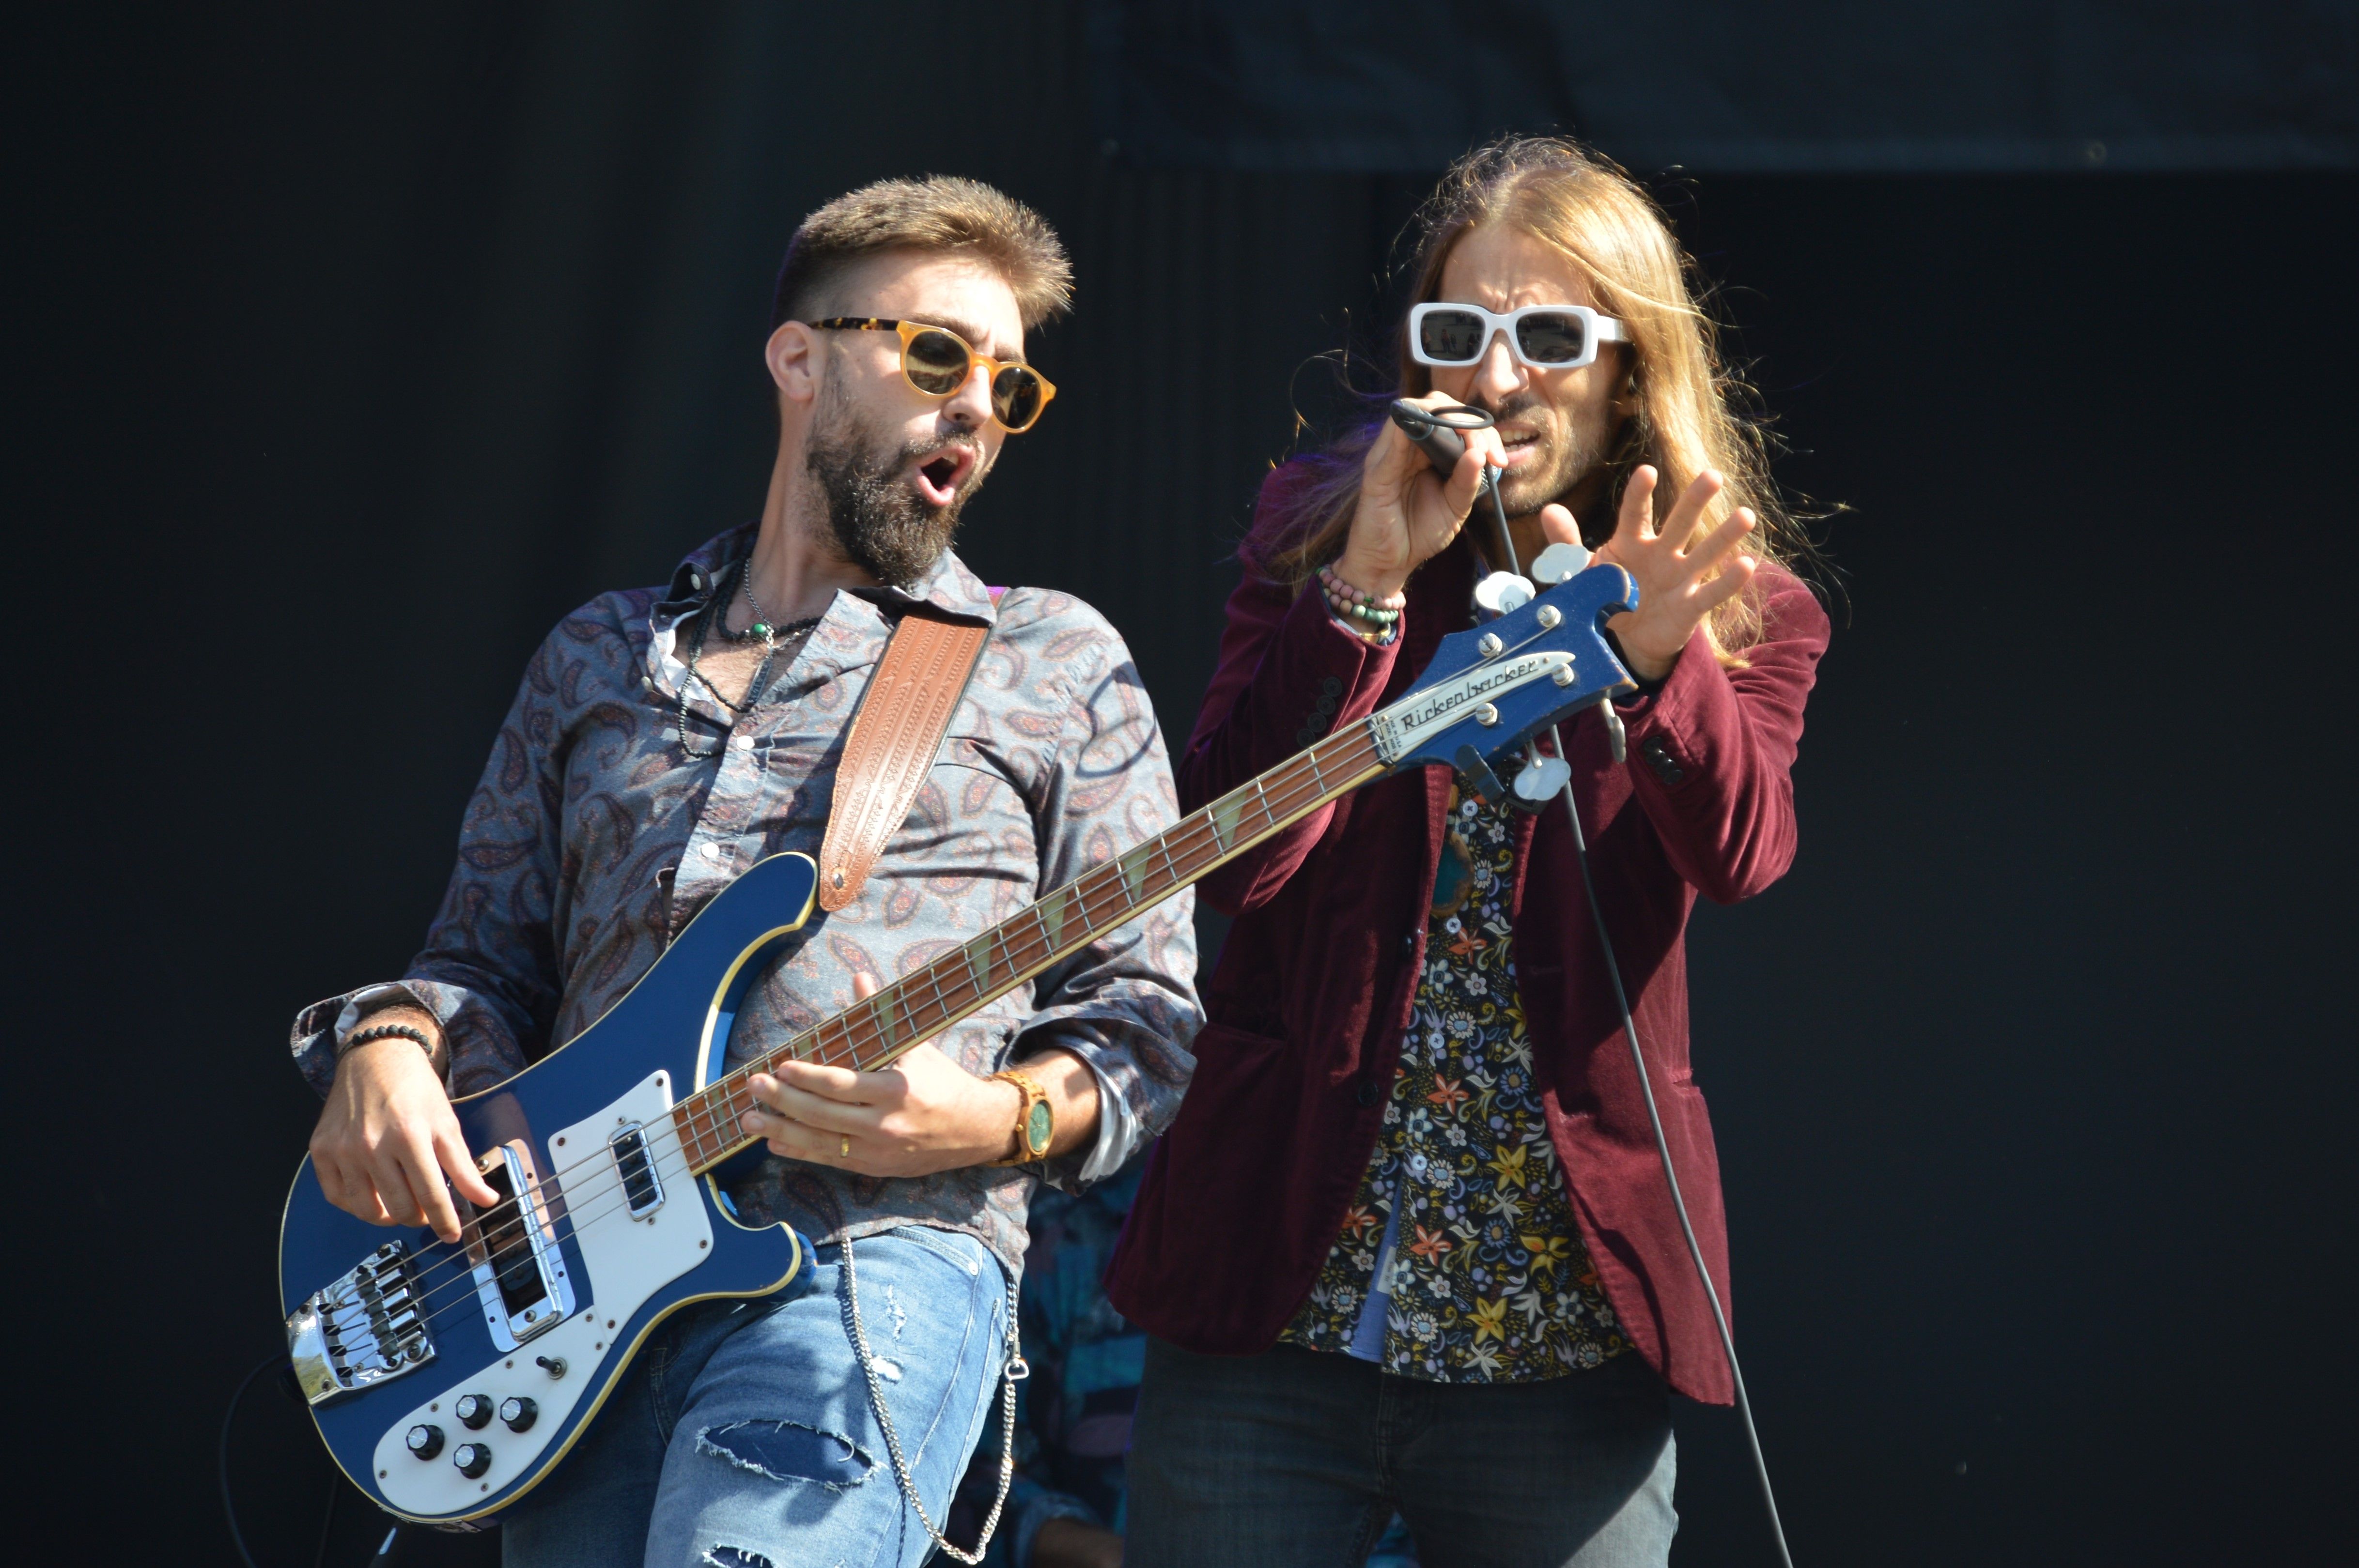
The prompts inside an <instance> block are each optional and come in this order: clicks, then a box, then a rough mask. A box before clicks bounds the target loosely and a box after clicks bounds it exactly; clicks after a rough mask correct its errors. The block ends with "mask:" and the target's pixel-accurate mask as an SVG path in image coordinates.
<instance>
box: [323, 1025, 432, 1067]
mask: <svg viewBox="0 0 2359 1568" xmlns="http://www.w3.org/2000/svg"><path fill="white" fill-rule="evenodd" d="M376 1040H415V1041H417V1042H418V1048H419V1050H420V1051H423V1052H425V1053H426V1054H428V1055H429V1056H431V1055H433V1054H434V1042H433V1041H431V1040H429V1039H428V1038H426V1031H424V1030H423V1029H417V1028H413V1027H411V1026H410V1025H409V1024H407V1023H373V1024H371V1025H369V1027H367V1028H366V1029H355V1030H353V1032H352V1033H350V1034H347V1035H345V1036H344V1043H343V1044H341V1045H339V1046H337V1047H336V1059H337V1060H338V1061H342V1059H343V1055H344V1053H345V1052H347V1051H349V1050H351V1049H352V1048H353V1046H355V1045H366V1044H370V1043H371V1042H372V1041H376Z"/></svg>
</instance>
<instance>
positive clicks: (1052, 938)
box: [1032, 883, 1072, 953]
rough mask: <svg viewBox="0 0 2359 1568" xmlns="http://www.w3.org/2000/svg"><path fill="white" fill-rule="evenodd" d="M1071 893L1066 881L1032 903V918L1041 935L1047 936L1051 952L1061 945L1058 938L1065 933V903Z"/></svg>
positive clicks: (1069, 885) (1070, 887)
mask: <svg viewBox="0 0 2359 1568" xmlns="http://www.w3.org/2000/svg"><path fill="white" fill-rule="evenodd" d="M1071 894H1072V885H1071V883H1068V884H1066V885H1065V886H1063V887H1060V888H1059V889H1058V890H1057V891H1056V892H1052V893H1050V894H1049V896H1048V897H1046V898H1043V899H1039V900H1038V901H1036V902H1035V903H1033V905H1032V918H1033V919H1034V920H1035V921H1037V922H1038V923H1039V926H1040V930H1041V933H1042V935H1046V936H1047V937H1048V939H1049V952H1051V953H1054V952H1055V951H1056V950H1057V949H1058V947H1059V946H1061V942H1060V938H1061V937H1062V936H1063V935H1064V933H1065V904H1066V902H1067V901H1068V900H1069V899H1070V898H1071Z"/></svg>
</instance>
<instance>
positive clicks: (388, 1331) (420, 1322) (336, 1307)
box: [287, 1241, 434, 1405]
mask: <svg viewBox="0 0 2359 1568" xmlns="http://www.w3.org/2000/svg"><path fill="white" fill-rule="evenodd" d="M419 1307H420V1298H419V1293H418V1281H417V1277H416V1274H415V1271H414V1270H413V1268H412V1266H411V1263H410V1259H409V1248H408V1245H407V1244H406V1243H403V1242H399V1241H388V1242H386V1244H385V1245H384V1246H382V1247H380V1248H378V1249H376V1250H375V1251H374V1252H372V1253H370V1254H369V1255H368V1257H367V1258H366V1259H365V1260H363V1261H362V1263H361V1266H360V1267H359V1268H357V1269H354V1270H353V1271H352V1272H351V1273H349V1274H346V1275H345V1276H343V1278H342V1279H340V1280H337V1281H334V1282H333V1283H332V1284H330V1285H328V1286H327V1287H326V1288H325V1289H324V1290H321V1291H316V1292H313V1293H312V1294H311V1295H310V1298H308V1299H307V1300H306V1301H305V1302H304V1303H303V1304H302V1305H301V1306H299V1307H297V1308H296V1309H295V1311H294V1313H293V1314H292V1315H290V1316H289V1317H288V1319H287V1354H288V1359H289V1360H291V1361H292V1362H293V1363H294V1366H295V1380H296V1381H297V1382H298V1383H299V1384H300V1385H301V1386H302V1390H303V1398H304V1399H305V1400H308V1401H310V1403H312V1404H315V1405H318V1404H325V1403H326V1402H327V1401H328V1400H332V1399H335V1398H336V1397H338V1396H339V1395H342V1394H350V1393H357V1392H359V1391H360V1390H364V1389H366V1388H370V1387H372V1386H374V1385H375V1384H378V1383H382V1382H385V1381H386V1380H387V1379H393V1378H398V1377H400V1376H401V1375H402V1374H403V1373H404V1372H415V1371H416V1370H418V1368H420V1367H423V1366H425V1365H426V1363H428V1362H429V1361H431V1360H432V1359H434V1340H433V1336H430V1335H429V1334H428V1333H427V1332H426V1319H427V1314H425V1313H424V1312H422V1311H420V1310H419Z"/></svg>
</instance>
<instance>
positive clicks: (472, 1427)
mask: <svg viewBox="0 0 2359 1568" xmlns="http://www.w3.org/2000/svg"><path fill="white" fill-rule="evenodd" d="M451 1410H452V1411H453V1412H454V1413H456V1414H457V1416H458V1417H459V1424H460V1425H461V1426H463V1427H465V1428H466V1429H467V1430H468V1431H469V1432H481V1431H483V1430H484V1428H485V1427H487V1426H489V1425H491V1424H492V1400H491V1396H490V1395H488V1394H461V1395H460V1396H459V1402H458V1403H457V1404H455V1405H453V1406H451Z"/></svg>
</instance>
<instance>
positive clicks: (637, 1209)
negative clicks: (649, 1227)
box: [606, 1121, 664, 1219]
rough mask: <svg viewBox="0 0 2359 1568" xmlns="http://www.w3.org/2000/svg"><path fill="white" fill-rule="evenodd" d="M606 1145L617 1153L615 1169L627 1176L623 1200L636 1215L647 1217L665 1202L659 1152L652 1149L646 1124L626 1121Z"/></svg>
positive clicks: (641, 1217) (640, 1217)
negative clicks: (650, 1149)
mask: <svg viewBox="0 0 2359 1568" xmlns="http://www.w3.org/2000/svg"><path fill="white" fill-rule="evenodd" d="M606 1148H607V1150H608V1151H609V1152H612V1153H613V1155H614V1170H615V1172H616V1173H618V1174H619V1175H620V1176H621V1177H622V1178H623V1202H624V1203H625V1205H626V1206H628V1207H629V1209H630V1211H631V1217H632V1218H633V1219H645V1218H647V1217H648V1216H649V1215H651V1214H653V1213H655V1211H656V1210H658V1209H659V1208H661V1207H663V1206H664V1190H663V1177H662V1176H660V1175H658V1173H657V1172H656V1162H655V1156H654V1155H653V1154H652V1153H650V1152H648V1149H647V1130H646V1129H645V1128H643V1127H642V1126H640V1124H639V1123H637V1122H636V1121H626V1122H625V1123H624V1124H623V1125H622V1126H620V1127H618V1128H616V1129H614V1135H613V1136H612V1137H610V1138H608V1139H607V1140H606Z"/></svg>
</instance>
